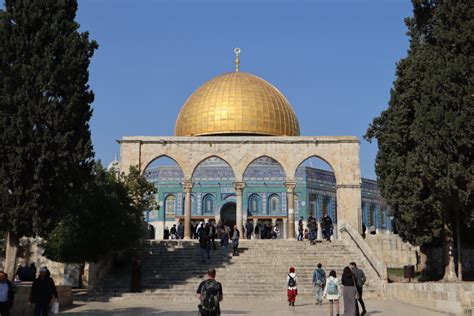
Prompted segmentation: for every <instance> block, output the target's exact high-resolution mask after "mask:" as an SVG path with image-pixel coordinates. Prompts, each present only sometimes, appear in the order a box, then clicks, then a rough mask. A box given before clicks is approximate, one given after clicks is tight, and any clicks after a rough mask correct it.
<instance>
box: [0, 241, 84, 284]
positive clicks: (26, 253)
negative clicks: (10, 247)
mask: <svg viewBox="0 0 474 316" xmlns="http://www.w3.org/2000/svg"><path fill="white" fill-rule="evenodd" d="M42 242H43V239H41V238H39V237H38V238H25V237H24V238H21V240H20V247H19V248H18V254H17V256H18V257H17V259H16V264H17V267H18V266H20V265H30V263H32V262H34V263H35V265H36V269H37V271H39V269H40V268H41V267H48V270H49V271H50V272H51V277H52V278H53V280H54V282H55V283H56V284H57V285H69V286H72V287H77V286H79V272H80V266H79V265H78V264H66V263H62V262H56V261H52V260H49V259H48V258H46V257H45V256H43V254H44V249H43V248H41V243H42ZM4 260H5V258H0V268H1V269H3V266H4ZM9 279H11V276H9Z"/></svg>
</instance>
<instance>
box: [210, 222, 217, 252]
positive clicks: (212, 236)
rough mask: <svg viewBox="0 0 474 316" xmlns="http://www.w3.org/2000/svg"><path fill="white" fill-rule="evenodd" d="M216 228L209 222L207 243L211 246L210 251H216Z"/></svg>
mask: <svg viewBox="0 0 474 316" xmlns="http://www.w3.org/2000/svg"><path fill="white" fill-rule="evenodd" d="M216 236H217V231H216V226H214V224H213V223H211V222H209V243H210V245H211V246H212V249H214V250H217V248H216Z"/></svg>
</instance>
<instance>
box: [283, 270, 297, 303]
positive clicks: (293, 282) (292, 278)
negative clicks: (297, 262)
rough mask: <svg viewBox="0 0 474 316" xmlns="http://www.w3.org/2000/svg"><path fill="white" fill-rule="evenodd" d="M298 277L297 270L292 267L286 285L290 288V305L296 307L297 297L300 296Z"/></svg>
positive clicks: (288, 292) (288, 293)
mask: <svg viewBox="0 0 474 316" xmlns="http://www.w3.org/2000/svg"><path fill="white" fill-rule="evenodd" d="M297 284H298V277H297V276H296V270H295V268H293V267H291V268H290V272H289V273H288V275H287V276H286V285H287V286H288V289H287V295H288V305H289V306H295V302H296V295H298V288H297Z"/></svg>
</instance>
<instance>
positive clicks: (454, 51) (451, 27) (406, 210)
mask: <svg viewBox="0 0 474 316" xmlns="http://www.w3.org/2000/svg"><path fill="white" fill-rule="evenodd" d="M413 7H414V10H413V13H414V16H413V17H412V18H407V19H406V24H407V26H408V29H409V32H408V35H409V36H410V48H409V51H408V56H407V57H406V58H404V59H402V60H401V61H400V62H399V64H398V65H397V72H396V75H397V78H396V80H395V83H394V87H393V89H392V90H391V97H390V101H389V106H388V109H387V110H385V111H384V112H382V114H381V115H380V116H379V117H377V118H375V119H374V121H373V123H372V124H371V126H370V127H369V129H368V131H367V134H366V139H368V140H369V141H370V140H372V139H373V138H376V139H377V141H378V147H379V151H378V154H377V158H376V173H377V176H378V179H379V183H380V186H381V192H382V195H383V196H384V198H385V199H386V201H387V203H388V204H389V205H390V207H391V209H392V210H393V212H394V217H395V220H396V225H397V229H398V232H399V234H400V236H401V237H402V238H403V239H404V240H406V241H409V242H410V243H412V244H415V245H422V246H426V245H429V244H433V243H434V242H436V241H440V240H441V241H442V243H443V245H444V247H445V249H446V251H445V253H446V270H445V279H453V278H455V275H454V264H453V256H452V255H451V254H452V253H453V252H454V244H453V240H454V235H455V231H456V229H458V230H463V231H466V228H467V225H470V223H471V221H472V219H473V218H474V214H473V209H474V208H473V206H474V205H473V183H474V165H473V147H474V105H473V95H472V91H473V83H474V80H473V66H474V59H473V56H474V54H473V53H474V52H473V46H472V45H473V43H474V38H473V35H474V33H473V32H474V5H473V2H472V1H467V0H458V1H454V0H452V1H450V0H444V1H442V0H439V1H436V0H431V1H430V0H413ZM459 235H460V234H459ZM457 240H458V241H459V238H457ZM458 245H459V247H458V253H459V249H460V243H459V242H458ZM458 272H459V277H460V274H461V270H460V265H459V266H458Z"/></svg>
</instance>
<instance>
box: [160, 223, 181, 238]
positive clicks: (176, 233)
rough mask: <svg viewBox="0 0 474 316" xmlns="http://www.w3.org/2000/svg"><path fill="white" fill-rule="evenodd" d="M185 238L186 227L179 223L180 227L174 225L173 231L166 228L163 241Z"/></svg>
mask: <svg viewBox="0 0 474 316" xmlns="http://www.w3.org/2000/svg"><path fill="white" fill-rule="evenodd" d="M183 238H184V225H183V223H182V222H179V224H178V227H176V224H173V226H172V227H171V229H169V228H168V226H166V227H165V230H164V231H163V239H173V240H174V239H183Z"/></svg>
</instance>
